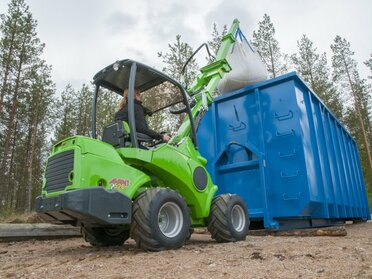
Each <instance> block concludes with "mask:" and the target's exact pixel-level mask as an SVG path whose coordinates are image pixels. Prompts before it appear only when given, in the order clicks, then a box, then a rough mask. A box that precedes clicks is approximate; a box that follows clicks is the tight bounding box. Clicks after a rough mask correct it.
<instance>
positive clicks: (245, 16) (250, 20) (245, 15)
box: [204, 0, 257, 38]
mask: <svg viewBox="0 0 372 279" xmlns="http://www.w3.org/2000/svg"><path fill="white" fill-rule="evenodd" d="M252 10H253V9H250V7H249V3H248V1H239V0H229V1H222V2H221V3H220V4H219V5H217V6H216V7H215V8H214V9H213V10H211V11H210V12H208V13H207V15H206V17H205V22H204V23H205V28H207V29H210V30H212V27H213V23H216V24H217V26H218V28H219V29H220V30H222V27H223V26H224V25H227V28H229V27H230V26H231V24H232V22H233V20H234V19H235V18H237V19H238V20H239V21H240V27H241V28H242V31H243V32H244V33H245V35H246V36H247V38H248V37H249V38H250V34H251V31H252V30H253V29H252V26H254V24H255V23H256V17H257V16H255V15H254V14H251V11H252Z"/></svg>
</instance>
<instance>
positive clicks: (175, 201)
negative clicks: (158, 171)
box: [130, 188, 190, 252]
mask: <svg viewBox="0 0 372 279" xmlns="http://www.w3.org/2000/svg"><path fill="white" fill-rule="evenodd" d="M189 228H190V215H189V209H188V207H187V205H186V202H185V200H184V199H183V198H182V197H181V196H180V195H179V194H178V193H176V192H175V191H172V190H170V189H168V188H153V189H149V190H147V191H146V192H144V193H143V194H141V195H140V196H139V197H138V198H137V199H136V200H135V201H134V203H133V216H132V225H131V229H130V233H131V236H132V238H133V239H134V240H135V241H136V243H137V246H138V247H140V248H141V249H144V250H146V251H154V252H157V251H162V250H168V249H177V248H180V247H181V246H183V245H184V243H185V241H186V239H187V237H188V236H189V233H190V232H189Z"/></svg>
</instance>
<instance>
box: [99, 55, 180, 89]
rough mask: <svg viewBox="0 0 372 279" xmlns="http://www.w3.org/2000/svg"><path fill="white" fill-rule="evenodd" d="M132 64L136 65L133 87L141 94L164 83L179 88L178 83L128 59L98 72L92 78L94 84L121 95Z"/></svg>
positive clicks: (126, 84) (127, 83)
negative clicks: (167, 82)
mask: <svg viewBox="0 0 372 279" xmlns="http://www.w3.org/2000/svg"><path fill="white" fill-rule="evenodd" d="M133 63H136V64H137V73H136V83H135V86H136V87H137V88H139V90H140V91H141V92H144V91H146V90H148V89H150V88H152V87H154V86H157V85H159V84H161V83H163V82H165V81H169V82H171V83H173V84H174V85H177V86H179V84H178V82H176V81H175V80H173V79H172V78H170V77H168V76H167V75H165V74H163V73H161V72H159V71H157V70H155V69H153V68H151V67H149V66H146V65H144V64H141V63H139V62H136V61H133V60H130V59H125V60H121V61H116V62H115V63H113V64H111V65H109V66H107V67H106V68H104V69H103V70H101V71H99V72H98V73H97V74H96V75H95V76H94V77H93V82H94V84H96V85H99V86H102V87H104V88H107V89H109V90H112V91H114V92H116V93H118V94H120V95H122V94H123V91H124V89H126V88H128V86H129V75H130V68H131V66H132V64H133Z"/></svg>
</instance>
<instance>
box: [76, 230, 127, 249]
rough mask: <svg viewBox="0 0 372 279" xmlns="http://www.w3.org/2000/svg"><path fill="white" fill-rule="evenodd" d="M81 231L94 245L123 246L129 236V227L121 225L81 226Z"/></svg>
mask: <svg viewBox="0 0 372 279" xmlns="http://www.w3.org/2000/svg"><path fill="white" fill-rule="evenodd" d="M81 233H82V235H83V237H84V239H85V241H86V242H89V243H90V244H91V245H92V246H121V245H123V243H124V242H125V241H126V240H127V239H128V238H129V229H128V228H125V229H124V228H120V227H107V228H106V227H94V228H92V227H81Z"/></svg>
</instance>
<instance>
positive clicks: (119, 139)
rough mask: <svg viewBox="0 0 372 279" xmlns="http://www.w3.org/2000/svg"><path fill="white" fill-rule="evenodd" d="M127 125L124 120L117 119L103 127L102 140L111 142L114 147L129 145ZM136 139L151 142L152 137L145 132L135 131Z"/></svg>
mask: <svg viewBox="0 0 372 279" xmlns="http://www.w3.org/2000/svg"><path fill="white" fill-rule="evenodd" d="M129 131H130V130H129V126H128V123H127V122H125V121H121V120H117V121H115V122H113V123H111V124H109V125H107V126H106V127H105V128H104V129H103V134H102V141H104V142H106V143H108V144H111V145H112V146H114V147H115V148H121V147H130V146H131V141H130V134H129ZM136 134H137V140H138V142H139V143H141V142H152V141H153V138H151V137H149V136H148V135H146V134H142V133H136Z"/></svg>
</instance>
